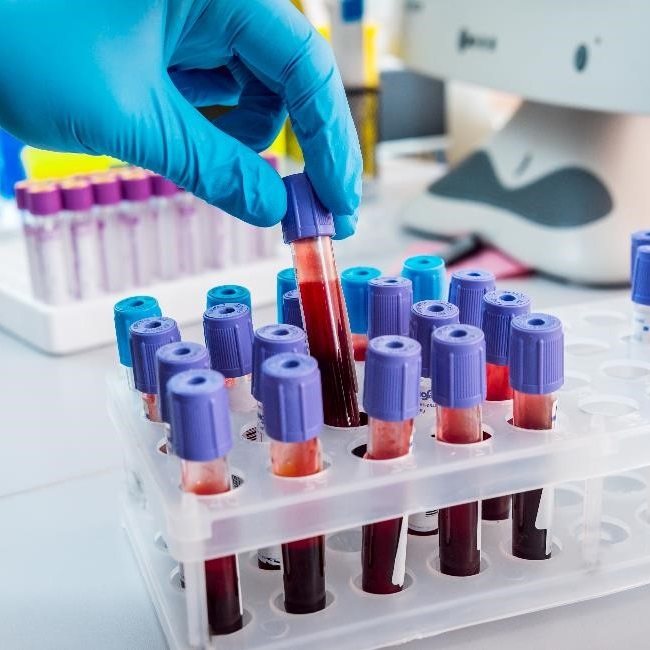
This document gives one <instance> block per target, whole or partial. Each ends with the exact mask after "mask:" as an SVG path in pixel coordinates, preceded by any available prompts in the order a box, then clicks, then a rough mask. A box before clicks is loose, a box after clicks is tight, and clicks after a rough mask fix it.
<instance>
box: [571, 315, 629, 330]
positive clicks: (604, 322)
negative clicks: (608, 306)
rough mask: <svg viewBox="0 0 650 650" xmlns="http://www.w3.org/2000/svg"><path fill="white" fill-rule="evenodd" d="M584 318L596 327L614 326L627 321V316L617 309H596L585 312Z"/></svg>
mask: <svg viewBox="0 0 650 650" xmlns="http://www.w3.org/2000/svg"><path fill="white" fill-rule="evenodd" d="M582 320H583V321H585V323H588V324H589V325H592V326H594V327H612V326H615V325H620V324H621V323H624V322H626V321H627V318H626V317H625V316H624V315H623V314H621V313H620V312H617V311H594V312H589V313H588V314H585V315H584V316H583V317H582Z"/></svg>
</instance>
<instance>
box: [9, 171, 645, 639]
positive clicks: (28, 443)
mask: <svg viewBox="0 0 650 650" xmlns="http://www.w3.org/2000/svg"><path fill="white" fill-rule="evenodd" d="M436 173H440V170H439V169H437V168H435V166H432V165H431V164H425V163H421V162H417V161H406V160H402V161H391V162H389V163H387V164H386V165H385V167H384V177H383V179H382V181H381V182H379V183H378V185H377V187H376V188H375V191H374V194H375V196H374V197H371V198H369V199H368V200H367V201H366V202H365V203H364V205H363V207H362V211H361V220H360V222H359V229H358V234H357V236H356V237H354V238H352V239H351V240H348V241H345V242H340V243H337V244H336V248H337V261H338V262H339V267H340V268H345V267H346V266H350V265H352V264H372V265H377V266H379V267H380V268H382V269H384V270H389V267H391V266H394V265H395V264H396V263H397V262H398V261H399V259H400V255H401V252H402V251H404V250H405V249H406V248H407V247H408V246H409V245H411V244H413V243H414V242H416V241H417V239H416V237H415V236H414V235H411V234H407V233H405V232H404V231H402V230H401V228H400V226H399V220H398V215H399V211H400V209H403V205H404V202H405V201H406V200H408V197H409V195H410V194H413V193H415V192H418V191H421V189H422V188H423V187H424V186H425V185H426V184H427V182H429V181H430V180H431V178H433V175H434V174H436ZM233 281H236V277H234V278H233ZM500 284H501V286H504V287H506V286H507V287H508V288H510V289H519V290H524V291H527V292H528V293H529V294H530V295H531V297H532V299H533V303H534V305H535V309H543V308H546V307H550V306H552V305H561V304H572V303H574V304H575V303H578V302H584V301H588V300H597V299H599V298H604V297H607V296H610V295H614V294H620V291H611V290H597V289H591V288H584V287H577V286H574V285H568V284H561V283H558V282H555V281H552V280H549V279H546V278H541V277H537V276H530V277H526V278H520V279H516V280H508V281H506V282H502V283H500ZM163 307H164V306H163ZM274 310H275V308H274V307H267V308H264V309H260V310H258V311H257V312H256V314H255V321H256V324H262V323H264V322H272V321H273V320H274V319H275V316H274ZM172 316H173V314H172ZM183 336H184V338H186V339H188V340H201V329H200V326H199V325H194V326H191V327H186V328H184V329H183ZM0 351H1V354H2V359H3V364H2V369H3V375H4V380H3V382H2V388H3V390H2V392H0V413H2V419H1V420H0V422H1V425H0V441H1V445H2V450H3V451H2V461H1V463H0V466H1V468H2V471H0V521H1V522H2V526H0V529H1V530H2V535H1V536H0V558H1V559H0V576H1V578H0V580H1V582H2V589H0V648H3V649H6V650H21V649H23V648H25V649H32V648H47V649H49V648H56V649H58V648H66V649H76V648H93V649H94V650H100V649H102V648H111V649H114V648H129V649H131V648H133V649H140V648H142V649H145V648H164V647H165V645H166V644H165V638H164V636H163V633H162V630H161V628H160V627H159V625H158V623H157V619H156V615H155V612H154V609H153V606H152V604H151V602H150V600H149V597H148V594H147V591H146V588H145V584H144V581H143V580H142V578H141V577H140V574H139V570H138V567H137V564H136V561H135V558H134V556H133V554H132V553H131V549H130V547H129V542H128V540H127V538H126V535H125V533H124V531H123V530H122V528H121V526H120V515H119V508H118V493H119V490H120V484H121V453H120V449H119V445H118V439H117V436H116V434H115V432H114V431H113V429H112V424H111V422H110V421H109V419H108V415H107V411H106V403H105V390H104V382H105V375H106V372H107V371H109V370H111V369H113V368H115V366H116V362H117V360H116V354H115V350H114V349H113V347H104V348H98V349H95V350H89V351H86V352H83V353H80V354H77V355H73V356H69V357H51V356H46V355H43V354H42V353H40V352H38V351H36V350H34V349H32V348H30V347H28V346H27V345H25V344H24V343H22V342H21V341H19V340H17V339H15V338H13V337H12V336H10V335H9V334H7V333H4V332H1V331H0ZM648 602H650V587H642V588H638V589H634V590H631V591H628V592H624V593H621V594H617V595H613V596H608V597H606V598H601V599H598V600H594V601H589V602H585V603H579V604H575V605H569V606H565V607H561V608H555V609H551V610H548V611H544V612H538V613H533V614H528V615H524V616H519V617H516V618H511V619H505V620H502V621H496V622H493V623H488V624H483V625H478V626H474V627H470V628H466V629H463V630H458V631H455V632H450V633H447V634H444V635H442V636H439V637H435V638H431V639H424V640H421V641H417V642H413V643H411V644H409V645H408V646H406V647H408V648H409V650H416V649H423V648H428V649H442V648H448V649H469V648H472V649H476V648H480V649H481V650H491V649H494V650H497V649H498V650H508V649H509V648H512V649H514V648H517V649H519V648H521V647H526V648H527V650H537V649H538V648H539V649H540V650H542V649H544V650H547V649H548V648H572V649H579V648H590V650H600V649H603V650H605V649H609V648H613V647H626V648H630V649H632V650H634V649H636V648H645V647H647V638H648V636H649V635H650V617H648V616H647V609H648V605H647V604H648Z"/></svg>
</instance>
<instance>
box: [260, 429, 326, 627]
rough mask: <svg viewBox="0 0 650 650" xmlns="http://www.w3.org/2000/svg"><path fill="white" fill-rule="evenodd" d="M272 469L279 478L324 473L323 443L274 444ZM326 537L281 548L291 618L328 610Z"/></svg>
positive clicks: (289, 544)
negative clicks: (326, 604) (326, 599)
mask: <svg viewBox="0 0 650 650" xmlns="http://www.w3.org/2000/svg"><path fill="white" fill-rule="evenodd" d="M271 466H272V469H273V473H274V474H275V475H276V476H285V477H297V476H310V475H312V474H316V473H318V472H320V471H321V470H322V469H323V460H322V452H321V445H320V440H319V439H318V438H312V439H311V440H307V441H305V442H278V441H276V440H271ZM324 541H325V540H324V537H323V535H318V536H316V537H308V538H306V539H300V540H296V541H293V542H288V543H286V544H282V569H283V581H284V607H285V609H286V611H287V612H289V613H290V614H310V613H312V612H317V611H319V610H321V609H324V608H325V598H326V593H325V548H324Z"/></svg>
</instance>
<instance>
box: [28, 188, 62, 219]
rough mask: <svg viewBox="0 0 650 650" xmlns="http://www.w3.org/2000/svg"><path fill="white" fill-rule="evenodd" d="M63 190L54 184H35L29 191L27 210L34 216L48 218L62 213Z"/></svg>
mask: <svg viewBox="0 0 650 650" xmlns="http://www.w3.org/2000/svg"><path fill="white" fill-rule="evenodd" d="M62 207H63V203H62V201H61V189H60V188H59V186H58V185H55V184H54V183H38V184H37V183H35V184H33V185H31V186H30V187H29V188H28V190H27V208H28V209H29V211H30V212H31V213H32V214H35V215H38V216H41V217H46V216H49V215H53V214H57V213H58V212H60V211H61V208H62Z"/></svg>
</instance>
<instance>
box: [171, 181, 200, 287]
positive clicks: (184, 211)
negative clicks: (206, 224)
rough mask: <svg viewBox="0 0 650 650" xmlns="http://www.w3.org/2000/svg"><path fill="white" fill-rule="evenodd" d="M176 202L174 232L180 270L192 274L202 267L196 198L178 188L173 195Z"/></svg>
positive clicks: (184, 273)
mask: <svg viewBox="0 0 650 650" xmlns="http://www.w3.org/2000/svg"><path fill="white" fill-rule="evenodd" d="M174 203H175V204H176V208H177V213H176V233H177V236H178V251H179V260H180V272H181V274H182V275H193V274H195V273H199V272H200V271H201V270H202V269H203V268H204V263H203V254H202V250H201V249H202V241H201V236H202V233H201V222H200V217H199V213H198V211H197V203H196V198H195V197H194V196H193V195H192V194H190V193H189V192H186V191H185V190H183V189H180V188H179V192H178V193H177V194H176V196H175V197H174Z"/></svg>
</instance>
